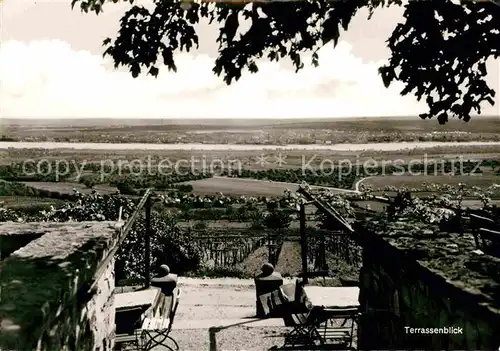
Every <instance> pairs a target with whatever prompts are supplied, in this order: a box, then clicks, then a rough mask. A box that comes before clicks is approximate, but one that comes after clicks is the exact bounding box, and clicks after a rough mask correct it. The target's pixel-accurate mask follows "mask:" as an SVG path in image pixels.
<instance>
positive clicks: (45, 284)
mask: <svg viewBox="0 0 500 351" xmlns="http://www.w3.org/2000/svg"><path fill="white" fill-rule="evenodd" d="M30 230H31V231H33V232H37V233H39V232H43V235H41V236H40V237H39V238H38V239H35V240H33V241H31V242H29V244H27V245H26V246H24V247H22V248H20V249H18V250H17V251H15V252H14V253H12V254H11V255H10V256H9V257H7V258H6V259H5V260H3V261H2V262H1V263H0V283H1V288H2V290H1V294H0V350H4V351H5V350H9V351H10V350H15V351H25V350H26V351H33V350H36V351H54V350H58V351H65V350H79V351H80V350H82V351H87V350H88V351H105V350H112V348H113V346H114V345H113V344H114V328H115V322H114V317H115V311H114V303H113V302H114V300H113V299H114V294H113V291H114V261H113V260H111V262H109V263H108V264H107V266H106V269H105V271H104V274H102V275H101V277H100V278H99V279H98V281H97V284H96V288H95V289H92V290H90V289H89V287H90V285H91V283H92V279H93V275H94V274H95V272H96V269H97V267H98V266H99V264H100V263H101V262H102V261H103V258H104V257H105V255H106V253H107V252H108V250H109V249H110V247H111V246H112V244H113V242H114V236H115V230H114V223H111V222H79V223H23V224H15V223H10V224H2V225H0V235H1V234H2V233H3V234H4V235H5V234H6V233H11V234H12V233H16V232H24V233H25V232H29V231H30ZM89 290H90V293H88V292H89Z"/></svg>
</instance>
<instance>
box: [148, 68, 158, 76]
mask: <svg viewBox="0 0 500 351" xmlns="http://www.w3.org/2000/svg"><path fill="white" fill-rule="evenodd" d="M158 72H159V70H158V68H156V67H155V66H153V67H151V68H150V69H149V74H151V75H152V76H153V77H155V78H157V77H158Z"/></svg>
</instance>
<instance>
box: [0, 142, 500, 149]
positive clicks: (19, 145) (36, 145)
mask: <svg viewBox="0 0 500 351" xmlns="http://www.w3.org/2000/svg"><path fill="white" fill-rule="evenodd" d="M438 146H500V142H496V141H491V142H488V141H471V142H432V141H426V142H393V143H367V144H330V145H327V144H305V145H300V144H290V145H254V144H201V143H200V144H196V143H191V144H140V143H62V142H10V141H2V142H0V150H6V149H9V148H12V149H52V150H56V149H75V150H183V151H189V150H201V151H204V150H207V151H209V150H215V151H218V150H220V151H224V150H227V151H264V150H306V151H316V150H317V151H330V150H331V151H363V150H374V151H397V150H407V149H417V148H420V149H425V148H432V147H438Z"/></svg>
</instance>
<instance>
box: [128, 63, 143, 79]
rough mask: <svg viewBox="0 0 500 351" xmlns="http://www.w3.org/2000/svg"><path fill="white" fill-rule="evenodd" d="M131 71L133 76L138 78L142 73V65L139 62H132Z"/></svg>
mask: <svg viewBox="0 0 500 351" xmlns="http://www.w3.org/2000/svg"><path fill="white" fill-rule="evenodd" d="M130 73H132V77H134V78H137V77H138V76H139V73H141V67H140V66H139V64H138V63H134V64H132V66H130Z"/></svg>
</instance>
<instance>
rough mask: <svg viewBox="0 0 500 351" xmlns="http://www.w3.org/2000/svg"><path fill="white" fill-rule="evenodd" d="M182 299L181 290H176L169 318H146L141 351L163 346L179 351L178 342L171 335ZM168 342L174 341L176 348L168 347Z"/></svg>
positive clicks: (172, 350)
mask: <svg viewBox="0 0 500 351" xmlns="http://www.w3.org/2000/svg"><path fill="white" fill-rule="evenodd" d="M180 297H181V290H180V289H179V288H175V289H174V292H173V296H172V308H171V310H170V314H169V315H168V316H159V317H153V318H146V319H145V320H144V323H143V325H142V331H141V340H142V345H141V346H142V347H141V350H143V351H149V350H152V349H153V348H155V347H156V346H163V347H166V348H167V349H168V350H171V351H177V350H179V345H178V344H177V341H175V340H174V339H173V338H172V337H171V336H170V335H169V334H170V332H171V331H172V326H173V324H174V318H175V313H176V312H177V307H178V306H179V300H180ZM167 340H170V341H172V342H173V343H174V346H175V348H172V347H171V346H170V345H167V344H166V343H165V342H166V341H167Z"/></svg>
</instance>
